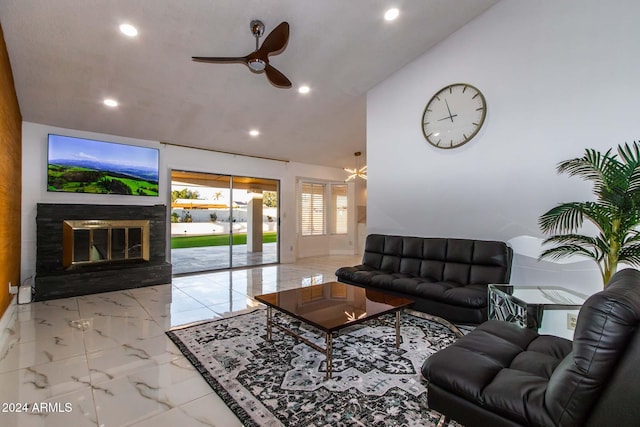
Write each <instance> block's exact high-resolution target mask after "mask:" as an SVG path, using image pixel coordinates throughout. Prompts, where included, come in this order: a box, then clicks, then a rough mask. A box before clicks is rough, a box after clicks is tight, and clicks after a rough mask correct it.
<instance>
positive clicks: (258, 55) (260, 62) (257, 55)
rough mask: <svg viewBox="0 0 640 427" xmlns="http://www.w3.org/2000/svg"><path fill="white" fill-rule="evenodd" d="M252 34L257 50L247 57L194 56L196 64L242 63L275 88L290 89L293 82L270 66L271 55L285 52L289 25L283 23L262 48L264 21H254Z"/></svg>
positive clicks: (274, 30) (267, 38)
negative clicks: (265, 78) (265, 76)
mask: <svg viewBox="0 0 640 427" xmlns="http://www.w3.org/2000/svg"><path fill="white" fill-rule="evenodd" d="M250 29H251V34H253V36H254V37H255V38H256V50H255V51H253V52H251V53H250V54H248V55H247V56H239V57H224V56H223V57H215V56H214V57H207V56H192V57H191V59H193V60H194V61H196V62H210V63H214V64H224V63H241V64H245V65H246V66H247V67H249V70H251V71H252V72H254V73H265V74H266V75H267V78H268V79H269V81H270V82H271V84H273V85H274V86H277V87H280V88H290V87H291V82H290V81H289V79H288V78H287V77H286V76H285V75H284V74H282V73H281V72H280V71H278V70H277V69H275V68H274V67H273V66H271V65H270V64H269V55H278V54H280V53H282V51H284V49H285V47H286V46H287V43H288V42H289V24H288V23H287V22H282V23H280V25H278V26H277V27H276V28H274V29H273V31H271V32H270V33H269V35H268V36H267V37H266V38H265V39H264V42H263V43H262V46H260V47H259V48H258V40H259V39H260V37H262V35H263V34H264V24H263V23H262V21H258V20H253V21H251V24H250Z"/></svg>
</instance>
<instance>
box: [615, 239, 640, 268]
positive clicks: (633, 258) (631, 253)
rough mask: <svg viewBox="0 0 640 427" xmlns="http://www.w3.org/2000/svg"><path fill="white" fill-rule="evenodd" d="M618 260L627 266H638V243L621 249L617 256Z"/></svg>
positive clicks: (639, 254)
mask: <svg viewBox="0 0 640 427" xmlns="http://www.w3.org/2000/svg"><path fill="white" fill-rule="evenodd" d="M618 260H619V261H620V262H625V263H627V264H631V265H635V266H640V243H636V244H633V245H627V246H625V247H623V248H622V249H621V250H620V253H619V254H618Z"/></svg>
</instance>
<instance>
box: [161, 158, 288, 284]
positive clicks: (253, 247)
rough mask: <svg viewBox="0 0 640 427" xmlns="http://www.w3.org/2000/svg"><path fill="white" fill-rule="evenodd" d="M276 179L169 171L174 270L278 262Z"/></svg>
mask: <svg viewBox="0 0 640 427" xmlns="http://www.w3.org/2000/svg"><path fill="white" fill-rule="evenodd" d="M278 195H279V181H277V180H271V179H263V178H256V177H239V176H229V175H219V174H212V173H201V172H188V171H175V170H174V171H172V173H171V223H172V224H171V263H172V265H173V273H174V274H184V273H196V272H201V271H210V270H220V269H227V268H234V267H246V266H252V265H262V264H271V263H277V262H278V261H279V244H278V240H279V239H278V231H279V230H278V224H279V211H278V199H279V197H278Z"/></svg>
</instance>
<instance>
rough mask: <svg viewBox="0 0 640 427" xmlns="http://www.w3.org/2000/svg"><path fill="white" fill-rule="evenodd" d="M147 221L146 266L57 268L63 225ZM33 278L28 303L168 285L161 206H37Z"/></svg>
mask: <svg viewBox="0 0 640 427" xmlns="http://www.w3.org/2000/svg"><path fill="white" fill-rule="evenodd" d="M140 219H145V220H149V252H150V253H149V260H148V261H144V260H139V261H135V262H132V261H129V262H123V263H99V264H95V265H82V266H73V267H72V268H67V269H65V268H64V267H63V265H62V245H63V221H65V220H140ZM36 225H37V232H36V248H37V249H36V276H35V281H34V287H33V289H32V292H33V300H34V301H43V300H48V299H55V298H65V297H70V296H78V295H87V294H94V293H99V292H108V291H115V290H122V289H132V288H139V287H143V286H151V285H159V284H164V283H170V282H171V264H170V263H168V262H167V261H166V236H167V208H166V206H165V205H154V206H139V205H95V204H62V203H60V204H58V203H38V206H37V216H36Z"/></svg>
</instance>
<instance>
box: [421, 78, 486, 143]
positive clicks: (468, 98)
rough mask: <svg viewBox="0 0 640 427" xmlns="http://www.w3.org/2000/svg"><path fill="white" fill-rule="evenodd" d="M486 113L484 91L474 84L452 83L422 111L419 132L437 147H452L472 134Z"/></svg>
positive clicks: (468, 138)
mask: <svg viewBox="0 0 640 427" xmlns="http://www.w3.org/2000/svg"><path fill="white" fill-rule="evenodd" d="M486 115H487V103H486V101H485V99H484V95H482V92H480V91H479V90H478V89H477V88H475V87H474V86H471V85H469V84H466V83H455V84H452V85H449V86H446V87H444V88H442V89H441V90H440V91H438V92H437V93H436V94H435V95H433V97H432V98H431V100H429V102H428V103H427V106H426V107H425V109H424V113H423V114H422V133H423V134H424V137H425V138H426V139H427V141H428V142H429V144H431V145H433V146H435V147H438V148H456V147H460V146H461V145H463V144H466V143H467V142H469V141H470V140H471V138H473V137H474V136H476V134H477V133H478V131H479V130H480V128H481V127H482V124H483V123H484V118H485V117H486Z"/></svg>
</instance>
